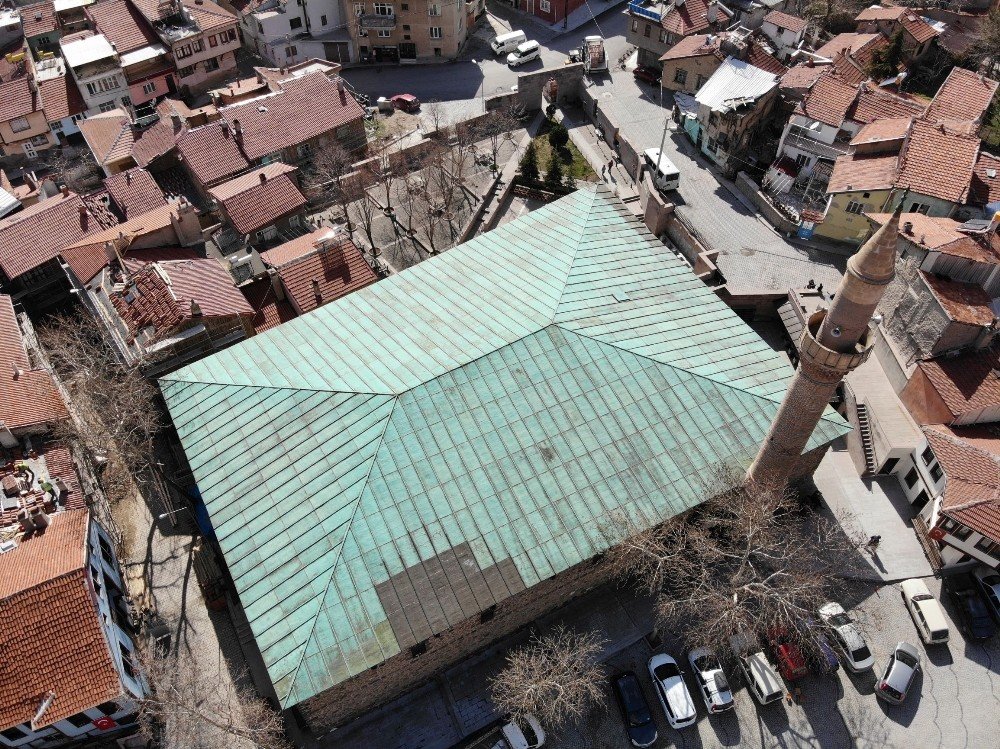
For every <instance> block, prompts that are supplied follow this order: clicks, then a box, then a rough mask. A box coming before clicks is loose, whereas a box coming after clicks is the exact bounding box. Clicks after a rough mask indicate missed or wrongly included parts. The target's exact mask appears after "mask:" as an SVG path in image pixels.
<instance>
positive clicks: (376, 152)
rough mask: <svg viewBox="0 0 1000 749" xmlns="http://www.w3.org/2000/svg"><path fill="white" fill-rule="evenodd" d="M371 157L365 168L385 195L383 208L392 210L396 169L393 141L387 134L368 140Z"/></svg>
mask: <svg viewBox="0 0 1000 749" xmlns="http://www.w3.org/2000/svg"><path fill="white" fill-rule="evenodd" d="M368 151H369V153H370V154H371V158H369V159H368V161H367V162H365V168H366V169H367V170H368V171H369V172H370V173H371V176H372V181H373V182H374V183H375V184H376V185H378V187H379V188H380V189H381V191H382V194H383V195H384V196H385V203H384V204H383V206H382V207H383V208H385V209H386V210H392V186H393V184H394V183H395V181H396V171H395V168H394V166H393V163H392V141H391V140H390V139H389V138H388V137H386V136H378V137H376V138H374V139H372V140H370V141H369V142H368Z"/></svg>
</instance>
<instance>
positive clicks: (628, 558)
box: [610, 469, 858, 652]
mask: <svg viewBox="0 0 1000 749" xmlns="http://www.w3.org/2000/svg"><path fill="white" fill-rule="evenodd" d="M742 478H743V476H742V474H741V473H740V472H738V471H736V470H725V469H723V470H720V471H718V472H717V474H716V475H714V476H712V477H711V479H712V480H711V481H710V482H706V486H707V487H708V486H710V487H713V488H712V489H710V490H708V491H710V492H711V494H712V495H713V496H711V498H710V499H708V500H707V501H706V502H704V503H702V504H701V505H699V506H698V507H696V508H695V509H693V510H691V511H690V512H688V513H686V514H684V515H681V516H676V517H674V518H671V519H670V520H668V521H667V522H665V523H663V524H662V525H660V526H657V527H654V528H651V529H648V530H643V531H641V532H638V533H634V532H632V529H629V528H626V529H625V530H624V532H623V534H622V535H624V536H625V537H624V539H623V540H622V541H621V542H620V543H619V544H618V545H617V546H616V547H614V548H613V549H612V551H611V553H610V562H611V564H612V566H613V569H614V570H615V571H616V572H617V573H618V575H619V576H620V577H624V578H626V579H630V580H632V581H633V582H635V583H636V584H638V585H639V586H641V587H643V588H645V589H647V590H648V591H649V592H650V593H652V594H653V595H655V596H656V608H657V626H658V628H659V629H661V630H668V631H671V632H676V633H678V634H679V635H680V636H681V637H683V639H684V640H685V643H686V645H687V646H688V647H689V648H695V647H718V646H719V643H725V642H727V641H728V640H729V638H730V637H732V636H734V635H736V636H743V635H744V634H746V633H752V634H754V635H756V634H757V633H763V632H767V631H768V630H770V629H784V630H786V631H787V632H788V633H789V635H790V636H791V637H792V638H793V639H795V640H797V641H798V642H799V643H800V644H801V645H802V646H803V647H804V649H805V650H806V651H807V652H815V651H816V648H817V647H818V645H817V643H816V642H815V629H813V628H811V627H808V626H806V621H807V620H808V619H809V618H810V617H813V616H815V614H816V610H817V609H818V608H819V606H820V605H822V604H823V603H824V602H825V601H828V600H830V597H831V595H833V594H834V592H835V591H836V590H837V589H838V588H839V587H840V586H841V585H842V584H843V583H844V579H843V577H842V575H843V574H844V573H846V572H847V570H846V569H845V568H846V567H847V566H848V565H849V563H850V560H851V559H853V558H855V554H854V552H855V551H856V550H857V546H858V544H857V543H856V542H854V541H852V540H851V539H850V538H848V537H847V536H845V535H844V533H843V532H842V531H841V530H840V527H839V526H838V525H836V524H835V523H833V522H832V521H830V520H828V519H826V518H825V517H823V516H821V515H819V514H817V513H811V512H810V513H801V512H797V510H798V509H799V508H800V505H799V504H798V502H797V500H796V499H795V498H794V497H793V496H792V495H791V494H790V493H788V492H784V493H775V492H768V491H762V490H760V489H758V488H756V487H754V486H748V485H745V484H744V483H743V481H742Z"/></svg>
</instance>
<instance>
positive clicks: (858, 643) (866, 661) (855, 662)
mask: <svg viewBox="0 0 1000 749" xmlns="http://www.w3.org/2000/svg"><path fill="white" fill-rule="evenodd" d="M819 618H820V619H822V620H823V623H824V624H826V625H827V626H828V627H830V629H831V631H832V632H833V639H834V640H835V641H836V643H837V645H838V647H839V648H840V652H841V654H842V655H843V656H844V665H845V666H846V667H847V668H848V669H850V670H851V671H853V672H854V673H856V674H859V673H861V672H862V671H867V670H868V669H870V668H872V667H873V666H874V665H875V657H874V656H873V655H872V651H871V650H869V648H868V644H867V643H866V642H865V638H864V637H862V636H861V631H860V630H859V629H858V625H857V624H855V623H854V620H853V619H851V617H849V616H848V615H847V612H846V611H844V607H843V606H841V605H840V604H839V603H835V602H833V601H831V602H830V603H824V604H823V605H822V606H820V607H819Z"/></svg>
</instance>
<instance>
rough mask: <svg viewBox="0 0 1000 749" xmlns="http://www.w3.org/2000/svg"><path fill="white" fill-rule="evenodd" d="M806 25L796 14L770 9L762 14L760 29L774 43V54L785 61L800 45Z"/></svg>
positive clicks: (803, 38)
mask: <svg viewBox="0 0 1000 749" xmlns="http://www.w3.org/2000/svg"><path fill="white" fill-rule="evenodd" d="M808 26H809V24H808V23H806V21H804V20H803V19H801V18H799V17H798V16H791V15H789V14H788V13H782V12H781V11H778V10H772V11H771V12H770V13H768V14H767V15H766V16H764V22H763V23H762V24H761V26H760V30H761V31H762V32H764V34H765V36H767V38H768V39H770V40H771V42H772V43H773V44H774V48H775V56H776V57H777V58H778V59H779V60H781V61H782V62H787V61H788V58H789V57H791V55H792V53H793V52H795V51H796V50H798V49H799V47H800V46H802V43H803V41H804V40H805V37H806V29H807V28H808Z"/></svg>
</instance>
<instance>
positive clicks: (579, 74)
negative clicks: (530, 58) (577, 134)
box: [517, 62, 583, 112]
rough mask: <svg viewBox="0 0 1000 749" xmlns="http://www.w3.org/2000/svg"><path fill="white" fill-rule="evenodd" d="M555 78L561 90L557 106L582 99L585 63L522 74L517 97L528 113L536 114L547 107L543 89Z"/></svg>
mask: <svg viewBox="0 0 1000 749" xmlns="http://www.w3.org/2000/svg"><path fill="white" fill-rule="evenodd" d="M550 78H555V79H556V83H557V84H558V87H559V90H558V92H557V94H556V98H557V102H556V103H557V104H559V105H560V106H562V105H564V104H570V103H573V102H576V101H578V100H579V99H580V93H581V91H583V63H582V62H575V63H572V64H571V65H560V66H559V67H557V68H543V69H542V70H538V71H536V72H534V73H521V74H520V75H519V76H518V77H517V96H518V99H519V101H520V104H521V106H522V107H524V109H525V110H526V111H528V112H535V111H538V110H539V109H541V108H543V107H544V106H546V105H547V103H548V102H543V100H542V88H543V87H544V86H545V84H546V83H548V82H549V79H550Z"/></svg>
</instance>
